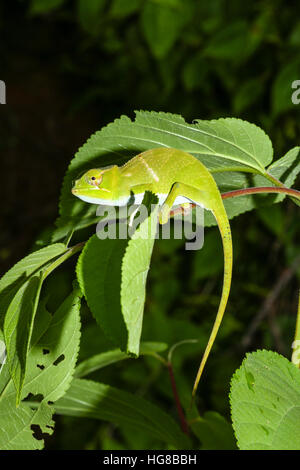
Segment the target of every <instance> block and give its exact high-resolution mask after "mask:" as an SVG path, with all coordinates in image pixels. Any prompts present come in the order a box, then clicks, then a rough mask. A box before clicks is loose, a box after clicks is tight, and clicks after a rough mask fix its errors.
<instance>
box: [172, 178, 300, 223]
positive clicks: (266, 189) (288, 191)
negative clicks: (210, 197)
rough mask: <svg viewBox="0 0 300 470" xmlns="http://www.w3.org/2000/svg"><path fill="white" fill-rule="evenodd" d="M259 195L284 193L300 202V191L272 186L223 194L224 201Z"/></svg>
mask: <svg viewBox="0 0 300 470" xmlns="http://www.w3.org/2000/svg"><path fill="white" fill-rule="evenodd" d="M259 193H283V194H288V195H289V196H291V197H293V196H294V197H295V198H297V199H299V200H300V191H297V190H296V189H290V188H276V187H274V188H273V187H271V186H259V187H256V188H244V189H236V190H234V191H228V192H226V193H223V194H221V196H222V199H229V198H230V197H237V196H248V195H249V194H259ZM194 207H196V204H194V203H191V204H190V208H191V209H193V208H194ZM185 211H186V209H182V208H181V207H179V208H178V209H174V210H173V211H171V215H172V216H173V217H174V216H175V215H177V214H181V213H184V212H185Z"/></svg>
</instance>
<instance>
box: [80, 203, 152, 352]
mask: <svg viewBox="0 0 300 470" xmlns="http://www.w3.org/2000/svg"><path fill="white" fill-rule="evenodd" d="M144 200H145V199H144ZM154 200H155V201H157V198H156V196H154V198H152V199H150V200H149V203H151V201H152V202H153V201H154ZM144 204H145V203H144ZM157 211H158V206H157V205H156V207H155V209H154V210H153V212H152V214H151V216H150V217H149V218H147V219H146V220H145V221H143V222H142V223H141V224H140V225H139V227H138V228H137V229H136V230H135V232H134V234H133V236H132V238H131V239H130V240H129V241H128V239H112V238H105V239H103V240H100V239H99V238H98V236H97V235H94V236H93V237H91V238H90V240H89V242H88V243H87V244H86V246H85V248H84V250H83V252H82V254H81V256H80V258H79V260H78V265H77V276H78V281H79V284H80V286H81V289H82V292H83V293H84V295H85V298H86V300H87V303H88V306H89V308H90V309H91V312H92V313H93V315H94V317H95V319H96V320H97V323H98V324H99V326H100V327H101V328H102V329H103V331H104V333H105V334H106V336H107V337H108V338H110V339H111V340H112V341H113V342H114V343H115V344H116V345H117V346H118V347H119V348H120V349H121V350H123V351H126V352H127V353H129V354H133V355H138V354H139V343H140V335H141V328H142V320H143V311H144V303H145V284H146V279H147V273H148V270H149V264H150V258H151V253H152V249H153V244H154V240H155V231H154V232H153V236H152V237H151V236H150V237H149V234H148V230H149V229H151V227H152V230H153V227H154V228H155V229H156V226H157ZM124 226H125V227H126V230H127V224H126V223H125V224H124ZM119 227H120V224H119Z"/></svg>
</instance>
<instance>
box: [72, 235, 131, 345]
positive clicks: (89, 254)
mask: <svg viewBox="0 0 300 470" xmlns="http://www.w3.org/2000/svg"><path fill="white" fill-rule="evenodd" d="M127 243H128V240H122V239H115V240H114V239H109V238H106V239H104V240H100V239H99V238H98V237H97V235H93V236H92V237H91V238H90V239H89V241H88V242H87V243H86V246H85V247H84V250H83V251H82V253H81V255H80V257H79V260H78V263H77V268H76V272H77V278H78V282H79V285H80V287H81V290H82V292H83V294H84V296H85V298H86V301H87V304H88V306H89V308H90V310H91V312H92V314H93V315H94V317H95V319H96V321H97V323H98V324H99V326H100V327H101V329H102V330H103V332H104V333H105V335H106V336H107V337H108V338H110V339H111V340H112V341H113V342H114V343H115V344H116V345H117V346H118V347H120V348H121V349H122V350H126V344H127V330H126V326H125V323H124V320H123V316H122V311H121V298H120V295H121V294H120V291H121V265H122V258H123V256H124V253H125V249H126V246H127Z"/></svg>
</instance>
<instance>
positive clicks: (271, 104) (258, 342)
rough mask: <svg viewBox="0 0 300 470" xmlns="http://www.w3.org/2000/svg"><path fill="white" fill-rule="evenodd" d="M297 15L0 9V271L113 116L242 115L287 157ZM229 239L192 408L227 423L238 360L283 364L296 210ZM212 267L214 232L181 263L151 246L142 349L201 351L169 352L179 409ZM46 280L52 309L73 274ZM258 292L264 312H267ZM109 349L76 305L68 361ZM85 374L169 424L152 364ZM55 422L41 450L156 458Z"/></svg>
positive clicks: (249, 223)
mask: <svg viewBox="0 0 300 470" xmlns="http://www.w3.org/2000/svg"><path fill="white" fill-rule="evenodd" d="M299 10H300V9H299V3H298V2H296V1H289V2H284V1H283V0H262V1H258V0H256V1H253V2H247V3H246V2H241V1H240V0H231V1H227V0H226V1H225V0H210V1H209V2H206V1H198V0H77V1H75V0H74V1H73V0H31V1H22V0H19V1H17V0H14V1H10V2H7V1H6V2H5V1H4V0H2V1H1V2H0V79H1V80H4V81H5V82H6V86H7V105H5V106H1V108H0V111H1V112H0V126H1V139H0V155H1V184H0V187H1V194H2V197H1V201H2V204H1V232H0V262H1V273H3V272H5V270H7V269H8V268H9V267H10V266H11V265H12V264H13V263H14V262H16V261H17V260H18V259H20V258H21V257H23V256H24V255H25V254H26V253H27V252H28V251H29V250H30V249H31V247H32V244H33V242H34V240H35V239H36V238H37V237H38V236H39V234H40V233H41V232H42V231H43V230H45V229H46V228H47V227H49V226H50V227H51V225H53V222H54V220H55V218H56V216H57V205H58V198H59V192H60V186H61V183H62V178H63V176H64V173H65V171H66V169H67V166H68V163H69V161H70V160H71V158H72V157H73V155H74V153H75V152H76V150H77V149H78V147H80V146H81V145H82V144H83V143H84V142H85V141H86V140H87V138H88V137H89V136H90V135H91V134H92V133H93V132H95V131H96V130H98V129H100V128H101V127H102V126H104V125H106V124H107V123H108V122H110V121H112V120H114V119H115V118H118V117H119V116H120V115H121V114H126V115H128V116H130V117H133V111H134V110H135V109H147V110H155V111H160V110H161V111H167V112H172V113H178V114H181V115H182V116H183V117H184V118H185V119H186V120H187V121H189V122H192V120H193V119H196V118H199V119H213V118H218V117H228V116H235V117H239V118H242V119H246V120H247V121H250V122H253V123H255V124H257V125H259V126H260V127H262V128H263V129H264V130H265V131H266V132H267V133H268V134H269V136H270V138H271V140H272V142H273V145H274V151H275V159H277V158H279V157H281V156H283V155H284V153H285V152H286V151H288V150H289V149H290V148H292V147H293V146H295V145H300V119H299V117H300V105H298V106H296V105H294V104H293V103H292V101H291V94H292V89H291V84H292V82H293V81H294V80H297V79H298V80H300V53H299V52H300V15H299ZM295 188H298V189H299V188H300V186H299V179H298V182H297V183H296V184H295ZM232 230H233V243H234V252H235V253H234V276H233V287H232V292H231V296H230V301H229V305H228V311H227V313H226V318H225V321H224V324H223V326H222V329H221V331H220V334H219V337H218V339H217V344H216V345H215V348H214V351H213V354H212V356H211V358H210V360H209V363H208V365H207V369H206V373H205V377H204V381H203V384H202V385H201V387H200V389H201V392H200V395H201V399H200V401H199V409H200V411H203V410H207V409H213V410H217V411H218V412H220V413H222V414H224V415H225V416H226V417H229V403H228V397H227V392H228V390H229V380H230V377H231V375H232V373H233V371H234V370H235V368H236V367H238V366H239V364H240V363H241V360H242V358H243V355H244V352H245V351H246V350H247V351H248V350H255V349H257V348H263V347H264V348H267V349H273V350H277V351H279V352H280V353H282V354H284V355H286V356H287V357H290V355H291V342H292V338H293V334H294V325H295V319H296V308H297V294H298V289H299V277H300V276H299V274H300V273H299V258H298V262H297V257H299V234H300V224H299V208H297V207H296V206H294V205H293V204H292V203H291V202H290V201H285V202H284V203H283V204H281V205H275V206H273V207H268V208H267V209H260V210H258V211H256V212H250V213H246V214H244V215H241V216H240V217H238V218H236V219H234V220H232ZM297 242H298V246H297ZM293 263H294V264H293ZM222 269H223V262H222V247H221V241H220V238H219V234H218V232H217V229H216V228H212V229H207V230H206V233H205V244H204V248H203V250H201V251H199V252H196V253H195V252H185V250H184V245H183V243H182V242H181V241H178V240H175V241H173V242H171V241H160V242H158V243H156V246H155V250H154V254H153V262H152V269H151V271H150V276H149V283H148V285H149V290H148V293H147V304H146V315H145V322H144V330H143V331H144V333H143V338H144V339H146V340H150V341H151V340H152V341H154V340H156V341H164V342H167V343H168V344H169V345H172V344H174V343H176V342H177V341H180V340H181V339H190V338H199V339H200V340H199V344H198V345H196V346H195V345H194V344H193V345H186V346H182V348H181V349H180V350H179V349H178V351H177V352H176V353H175V355H174V368H175V375H176V379H177V382H178V388H179V390H180V394H181V397H182V399H183V401H185V400H187V399H188V397H189V394H190V390H191V387H192V381H193V377H194V373H195V370H196V367H197V362H198V359H199V355H200V353H201V351H203V348H204V345H205V342H206V340H207V338H208V334H209V331H210V328H211V325H212V321H213V318H214V316H215V312H216V309H217V306H218V302H219V297H220V290H221V283H222ZM57 276H58V277H59V279H61V283H60V286H61V287H60V290H61V292H60V291H57V298H56V299H54V300H53V302H54V303H55V301H57V302H58V300H57V299H60V296H61V297H63V295H64V292H65V291H64V289H65V290H66V289H67V286H68V283H67V278H68V277H70V276H71V271H68V270H67V268H65V270H61V271H59V272H58V273H57ZM51 282H53V283H55V284H56V282H57V278H56V279H53V281H51V280H50V281H49V285H50V284H51ZM49 289H50V287H49ZM270 294H272V295H273V296H274V302H273V303H271V304H270V305H269V304H267V305H266V304H265V302H266V299H268V295H270ZM261 312H262V313H261ZM260 316H261V317H262V318H260ZM255 318H256V319H258V320H257V325H256V326H255V324H254V325H253V323H252V322H253V319H255ZM252 330H253V331H252ZM109 347H110V345H109V344H108V343H107V341H106V340H105V339H104V338H103V335H102V333H101V331H100V329H99V328H98V327H97V326H96V325H95V322H94V321H93V320H92V319H91V315H90V313H89V312H88V311H87V307H85V306H84V308H83V336H82V349H81V356H80V358H81V359H84V358H86V357H88V356H90V355H91V354H93V353H97V352H99V351H102V350H106V349H108V348H109ZM93 378H95V379H97V380H100V381H102V382H105V383H110V384H112V385H116V386H118V387H120V388H124V389H126V390H130V391H133V392H136V393H139V394H141V395H143V396H146V397H147V398H149V399H150V400H151V401H153V402H156V403H158V404H159V405H160V406H161V407H164V408H165V409H166V410H167V411H169V412H171V413H174V415H175V407H174V404H173V401H172V396H171V389H170V383H169V379H168V376H167V374H166V371H165V370H164V369H163V368H162V366H161V365H160V364H159V363H158V362H156V361H155V360H153V359H149V358H147V359H141V360H138V361H133V360H132V361H127V362H126V363H120V364H117V365H114V366H112V367H109V368H107V369H103V370H101V371H100V372H99V374H98V375H96V376H95V377H93ZM56 422H57V425H56V431H55V433H54V436H52V437H51V438H49V439H48V440H47V448H50V449H82V448H87V449H99V448H100V449H105V448H109V449H111V448H133V449H136V448H155V447H158V448H159V446H160V443H156V442H152V441H150V440H149V439H148V438H146V437H145V436H143V435H142V434H139V433H130V432H127V430H126V429H123V428H116V427H114V426H112V425H107V424H102V423H99V422H96V421H90V420H76V419H72V418H64V417H58V418H56Z"/></svg>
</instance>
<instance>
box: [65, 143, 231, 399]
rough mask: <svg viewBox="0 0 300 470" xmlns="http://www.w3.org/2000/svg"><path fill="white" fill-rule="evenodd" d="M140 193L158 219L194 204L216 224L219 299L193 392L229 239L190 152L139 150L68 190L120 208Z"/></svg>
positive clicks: (208, 182) (219, 207) (214, 192)
mask: <svg viewBox="0 0 300 470" xmlns="http://www.w3.org/2000/svg"><path fill="white" fill-rule="evenodd" d="M145 191H151V192H153V193H154V194H157V195H158V196H159V203H160V205H161V206H162V207H161V211H160V216H159V219H160V223H162V224H163V223H166V222H167V221H168V218H169V216H170V211H171V209H172V206H173V205H174V204H175V203H176V204H184V203H186V202H194V203H196V204H198V205H201V206H203V207H204V208H205V209H207V210H210V211H211V212H212V213H213V214H214V217H215V218H216V221H217V223H218V226H219V230H220V234H221V237H222V242H223V251H224V279H223V290H222V297H221V300H220V304H219V309H218V313H217V316H216V320H215V323H214V326H213V329H212V332H211V335H210V338H209V341H208V344H207V346H206V349H205V352H204V355H203V358H202V360H201V364H200V367H199V370H198V373H197V376H196V380H195V383H194V387H193V396H194V395H195V393H196V390H197V387H198V383H199V380H200V377H201V374H202V372H203V369H204V366H205V363H206V361H207V358H208V356H209V353H210V350H211V348H212V346H213V343H214V341H215V337H216V335H217V332H218V329H219V326H220V324H221V321H222V318H223V315H224V312H225V308H226V305H227V300H228V296H229V292H230V285H231V275H232V241H231V230H230V225H229V221H228V217H227V214H226V211H225V208H224V205H223V201H222V197H221V194H220V192H219V190H218V187H217V185H216V183H215V180H214V179H213V177H212V175H211V174H210V172H209V171H208V170H207V168H206V167H205V166H204V165H203V164H202V163H201V162H200V161H199V160H197V159H196V158H195V157H193V156H192V155H190V154H188V153H186V152H183V151H181V150H176V149H171V148H156V149H153V150H148V151H147V152H143V153H141V154H139V155H137V156H136V157H134V158H132V159H131V160H129V161H128V162H127V163H126V164H125V165H123V166H122V167H118V166H116V165H114V166H112V167H109V168H104V169H93V170H89V171H87V172H86V173H85V174H84V175H83V176H82V177H81V178H80V179H79V180H77V181H76V183H75V186H74V188H73V189H72V193H73V194H74V195H75V196H77V197H79V198H80V199H82V200H84V201H86V202H90V203H95V204H109V205H116V206H122V205H126V204H127V203H128V201H129V199H130V196H131V195H132V194H134V196H135V198H136V202H141V201H142V198H143V194H144V192H145Z"/></svg>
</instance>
